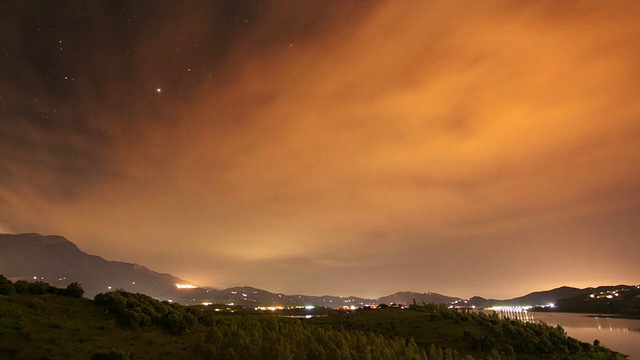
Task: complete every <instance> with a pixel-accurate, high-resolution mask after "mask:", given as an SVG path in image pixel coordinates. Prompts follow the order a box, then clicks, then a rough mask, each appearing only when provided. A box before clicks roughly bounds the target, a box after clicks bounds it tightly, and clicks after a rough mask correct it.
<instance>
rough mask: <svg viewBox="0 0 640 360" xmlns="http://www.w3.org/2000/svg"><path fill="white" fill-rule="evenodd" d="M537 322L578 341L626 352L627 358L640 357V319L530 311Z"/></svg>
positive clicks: (636, 358)
mask: <svg viewBox="0 0 640 360" xmlns="http://www.w3.org/2000/svg"><path fill="white" fill-rule="evenodd" d="M529 314H531V315H533V317H534V319H535V320H536V321H543V322H545V323H547V324H549V325H551V326H556V325H560V326H562V328H564V330H565V331H566V332H567V335H569V336H571V337H573V338H576V339H578V340H580V341H583V342H587V343H590V344H593V340H595V339H598V340H600V345H602V346H606V347H608V348H609V349H612V350H615V351H618V352H621V353H623V354H626V355H629V359H630V360H640V320H636V319H633V320H632V319H619V318H608V317H602V316H594V315H593V314H573V313H542V312H533V313H529Z"/></svg>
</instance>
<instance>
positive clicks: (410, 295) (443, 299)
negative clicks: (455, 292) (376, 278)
mask: <svg viewBox="0 0 640 360" xmlns="http://www.w3.org/2000/svg"><path fill="white" fill-rule="evenodd" d="M457 300H461V299H460V298H457V297H451V296H446V295H441V294H437V293H432V292H426V293H417V292H410V291H401V292H397V293H395V294H393V295H388V296H383V297H381V298H379V299H378V302H379V303H381V304H382V303H384V304H391V303H394V304H404V305H411V304H413V303H414V301H415V303H416V304H421V303H423V302H424V303H427V304H429V303H433V304H448V303H451V302H453V301H457Z"/></svg>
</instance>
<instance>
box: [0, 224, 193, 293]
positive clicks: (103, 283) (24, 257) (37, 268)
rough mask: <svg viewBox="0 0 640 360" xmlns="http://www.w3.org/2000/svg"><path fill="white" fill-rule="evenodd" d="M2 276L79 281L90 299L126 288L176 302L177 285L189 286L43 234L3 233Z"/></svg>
mask: <svg viewBox="0 0 640 360" xmlns="http://www.w3.org/2000/svg"><path fill="white" fill-rule="evenodd" d="M0 274H3V275H5V276H6V277H8V278H13V279H24V280H30V281H36V280H39V281H44V282H47V283H49V284H51V285H54V286H57V287H62V286H66V285H67V284H69V283H71V282H73V281H78V282H80V283H81V284H82V286H83V288H84V289H85V296H87V297H93V296H94V295H95V294H97V293H99V292H105V291H109V290H110V289H111V290H115V289H124V290H127V291H131V292H140V293H145V294H148V295H150V296H153V297H155V298H158V299H172V298H175V297H176V296H178V295H180V293H179V292H178V290H177V289H176V285H175V284H177V283H186V284H189V282H188V281H184V280H182V279H179V278H177V277H175V276H172V275H169V274H161V273H157V272H155V271H151V270H149V269H147V268H146V267H144V266H141V265H137V264H131V263H125V262H119V261H108V260H105V259H103V258H101V257H99V256H95V255H90V254H87V253H85V252H83V251H82V250H80V249H79V248H78V247H77V246H76V245H75V244H74V243H72V242H71V241H69V240H67V239H65V238H63V237H61V236H43V235H39V234H19V235H8V234H0Z"/></svg>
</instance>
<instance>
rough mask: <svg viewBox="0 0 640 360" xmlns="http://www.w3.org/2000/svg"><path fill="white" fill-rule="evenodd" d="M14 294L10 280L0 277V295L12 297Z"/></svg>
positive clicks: (14, 290) (14, 289)
mask: <svg viewBox="0 0 640 360" xmlns="http://www.w3.org/2000/svg"><path fill="white" fill-rule="evenodd" d="M15 293H16V288H15V287H14V286H13V283H12V282H11V280H9V279H7V278H6V277H4V275H0V295H13V294H15Z"/></svg>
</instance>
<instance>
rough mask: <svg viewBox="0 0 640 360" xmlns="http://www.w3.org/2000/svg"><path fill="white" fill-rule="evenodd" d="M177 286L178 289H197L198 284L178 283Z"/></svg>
mask: <svg viewBox="0 0 640 360" xmlns="http://www.w3.org/2000/svg"><path fill="white" fill-rule="evenodd" d="M176 288H178V289H195V288H197V286H195V285H191V284H176Z"/></svg>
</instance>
